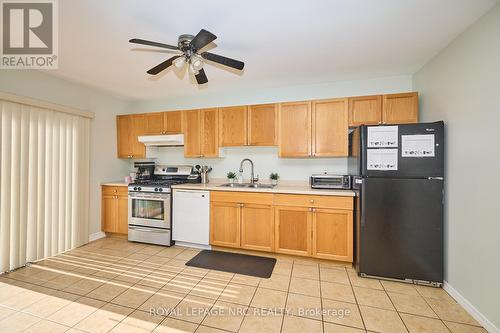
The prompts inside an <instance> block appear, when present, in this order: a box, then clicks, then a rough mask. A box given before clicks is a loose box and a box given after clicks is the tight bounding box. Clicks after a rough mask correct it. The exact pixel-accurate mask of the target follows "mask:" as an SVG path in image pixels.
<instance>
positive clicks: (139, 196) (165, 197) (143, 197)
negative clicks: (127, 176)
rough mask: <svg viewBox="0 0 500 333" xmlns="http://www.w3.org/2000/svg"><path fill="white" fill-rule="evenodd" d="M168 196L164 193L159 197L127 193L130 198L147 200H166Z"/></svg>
mask: <svg viewBox="0 0 500 333" xmlns="http://www.w3.org/2000/svg"><path fill="white" fill-rule="evenodd" d="M168 196H169V195H166V196H164V197H160V196H147V195H131V194H129V196H128V197H129V198H131V199H147V200H156V201H165V200H168Z"/></svg>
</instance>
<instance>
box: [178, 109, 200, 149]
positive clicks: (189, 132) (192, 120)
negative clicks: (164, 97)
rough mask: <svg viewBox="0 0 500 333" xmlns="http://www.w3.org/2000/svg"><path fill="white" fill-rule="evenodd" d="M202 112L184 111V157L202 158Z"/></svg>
mask: <svg viewBox="0 0 500 333" xmlns="http://www.w3.org/2000/svg"><path fill="white" fill-rule="evenodd" d="M200 115H201V112H200V110H190V111H182V132H183V133H184V156H185V157H201V117H200Z"/></svg>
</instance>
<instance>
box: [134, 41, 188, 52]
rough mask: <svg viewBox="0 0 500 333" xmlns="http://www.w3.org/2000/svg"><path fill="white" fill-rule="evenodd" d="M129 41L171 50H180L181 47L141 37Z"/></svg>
mask: <svg viewBox="0 0 500 333" xmlns="http://www.w3.org/2000/svg"><path fill="white" fill-rule="evenodd" d="M129 42H130V43H135V44H142V45H148V46H156V47H161V48H164V49H170V50H179V48H178V47H177V46H173V45H168V44H163V43H158V42H152V41H149V40H145V39H139V38H132V39H131V40H129Z"/></svg>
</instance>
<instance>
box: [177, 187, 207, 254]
mask: <svg viewBox="0 0 500 333" xmlns="http://www.w3.org/2000/svg"><path fill="white" fill-rule="evenodd" d="M172 215H173V216H172V239H173V240H174V241H176V244H178V245H187V246H196V247H201V248H209V247H210V246H209V243H208V240H209V232H210V192H209V191H198V190H181V189H174V191H173V199H172Z"/></svg>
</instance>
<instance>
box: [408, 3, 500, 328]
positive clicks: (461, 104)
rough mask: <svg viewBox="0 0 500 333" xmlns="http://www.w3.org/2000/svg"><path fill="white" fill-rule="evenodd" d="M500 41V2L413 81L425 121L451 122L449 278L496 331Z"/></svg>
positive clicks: (448, 133) (499, 260)
mask: <svg viewBox="0 0 500 333" xmlns="http://www.w3.org/2000/svg"><path fill="white" fill-rule="evenodd" d="M499 37H500V4H498V5H496V7H494V8H493V9H492V10H491V11H490V12H489V13H487V14H486V15H485V16H483V17H482V18H481V19H480V20H479V21H478V22H476V23H475V24H474V25H473V26H471V27H470V28H469V29H468V30H466V31H465V32H464V33H463V34H462V35H461V36H459V37H458V38H457V39H456V40H455V41H453V42H452V43H451V44H450V45H449V46H448V47H447V48H446V49H444V50H443V51H442V52H441V53H440V54H438V55H437V56H436V57H435V58H434V59H433V60H431V61H430V62H429V63H428V64H427V65H425V66H424V67H423V68H422V69H421V70H420V71H419V72H418V73H416V75H415V77H414V84H415V89H416V90H418V91H420V93H421V95H420V97H421V116H422V119H423V120H424V121H433V120H439V119H443V120H444V121H445V123H446V140H447V141H446V142H447V149H446V161H447V165H446V197H447V202H446V212H445V215H446V216H445V249H446V259H445V279H446V281H447V283H448V284H449V286H451V287H452V288H453V289H454V290H456V291H457V292H458V293H459V294H461V295H462V296H463V297H464V298H465V299H466V301H468V302H469V303H470V305H472V306H473V307H475V309H476V310H478V311H479V312H480V313H482V314H483V315H484V316H485V317H486V318H487V320H489V321H490V323H489V324H488V325H490V324H491V326H489V327H487V328H489V329H490V331H496V332H499V328H500V311H499V310H498V300H499V299H500V290H499V287H498V276H500V257H499V254H500V242H499V241H498V236H499V235H500V218H499V216H500V205H499V204H498V192H497V191H498V187H499V185H500V182H499V180H498V177H497V174H496V173H497V172H498V171H499V170H500V154H499V148H498V143H499V142H500V131H499V130H498V125H499V124H500V106H499V105H500V103H499V97H500V43H499ZM492 325H495V326H496V328H494V327H493V326H492Z"/></svg>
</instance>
